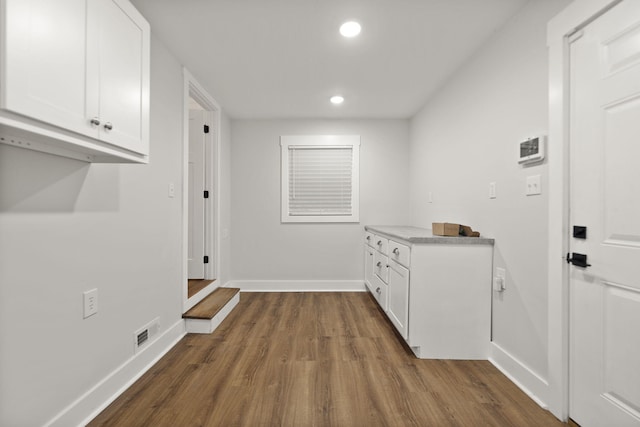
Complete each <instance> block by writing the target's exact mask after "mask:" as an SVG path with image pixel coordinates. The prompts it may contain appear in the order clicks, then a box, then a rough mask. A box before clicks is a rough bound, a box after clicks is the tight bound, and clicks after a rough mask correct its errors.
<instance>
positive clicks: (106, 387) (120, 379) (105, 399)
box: [46, 319, 186, 427]
mask: <svg viewBox="0 0 640 427" xmlns="http://www.w3.org/2000/svg"><path fill="white" fill-rule="evenodd" d="M185 335H186V330H185V326H184V320H183V319H180V320H179V321H177V322H176V323H175V324H173V325H172V326H171V327H169V328H168V329H167V330H166V331H164V332H163V333H162V334H161V335H160V336H158V338H157V339H156V340H155V341H153V342H151V343H149V345H148V346H147V347H146V348H144V349H143V350H142V351H140V352H139V353H137V354H135V355H134V356H132V357H131V358H129V359H128V360H127V361H126V362H124V363H123V364H122V365H120V366H119V367H118V368H116V369H115V370H114V371H113V372H111V373H110V374H109V375H107V376H106V377H105V378H104V379H102V380H101V381H100V382H99V383H98V384H96V385H95V386H94V387H93V388H91V389H90V390H89V391H87V392H86V393H85V394H83V395H82V396H80V397H79V398H78V399H77V400H76V401H75V402H73V403H72V404H71V405H69V406H67V407H66V408H65V409H63V410H62V411H61V412H60V413H59V414H58V415H56V416H55V417H54V418H53V419H51V420H50V421H49V422H48V423H47V424H46V426H47V427H58V426H59V427H67V426H84V425H86V424H87V423H88V422H89V421H91V420H92V419H93V418H95V417H96V416H97V415H98V414H99V413H100V412H102V411H103V410H104V409H105V408H106V407H107V406H109V405H110V404H111V403H112V402H113V401H114V400H115V399H116V398H117V397H118V396H120V395H121V394H122V393H123V392H124V391H125V390H126V389H127V388H129V387H130V386H131V385H132V384H133V383H134V382H135V381H136V380H138V378H140V377H141V376H142V375H143V374H144V373H145V372H147V371H148V370H149V368H151V367H152V366H153V365H155V364H156V362H157V361H158V360H160V358H161V357H162V356H164V355H165V354H166V353H167V352H168V351H169V350H171V348H173V346H175V345H176V344H177V343H178V341H180V340H181V339H182V338H183V337H184V336H185ZM132 351H133V349H132Z"/></svg>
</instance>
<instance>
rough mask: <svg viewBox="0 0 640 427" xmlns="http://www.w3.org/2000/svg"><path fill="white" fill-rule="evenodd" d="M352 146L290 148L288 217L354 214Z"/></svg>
mask: <svg viewBox="0 0 640 427" xmlns="http://www.w3.org/2000/svg"><path fill="white" fill-rule="evenodd" d="M352 164H353V148H352V147H318V148H316V147H289V215H351V212H352V205H351V186H352V180H351V175H352V174H351V166H352Z"/></svg>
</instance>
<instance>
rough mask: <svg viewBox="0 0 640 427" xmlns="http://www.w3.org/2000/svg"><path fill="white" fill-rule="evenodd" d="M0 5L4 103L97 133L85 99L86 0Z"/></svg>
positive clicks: (23, 1) (67, 126) (17, 1)
mask: <svg viewBox="0 0 640 427" xmlns="http://www.w3.org/2000/svg"><path fill="white" fill-rule="evenodd" d="M4 7H5V14H4V18H3V19H6V22H4V25H5V28H4V31H5V32H6V40H5V41H4V45H5V46H4V49H5V50H4V55H5V69H4V70H3V72H5V73H6V75H5V79H6V80H5V81H6V83H7V84H6V85H5V87H4V88H3V91H4V99H3V100H2V102H3V105H2V106H3V107H4V108H7V109H9V110H11V111H14V112H16V113H20V114H24V115H27V116H30V117H33V118H36V119H38V120H42V121H44V122H47V123H50V124H53V125H56V126H59V127H62V128H65V129H70V130H73V131H76V132H78V133H84V134H89V135H90V136H93V137H96V138H97V137H98V129H97V128H96V129H92V128H91V125H90V123H89V118H90V117H89V114H90V112H89V111H87V103H86V99H85V96H86V89H87V88H86V84H87V70H86V62H87V54H88V48H87V41H86V32H87V24H86V20H87V17H86V15H87V10H86V1H85V0H60V1H55V2H54V1H50V0H9V1H5V2H4ZM96 89H97V88H96Z"/></svg>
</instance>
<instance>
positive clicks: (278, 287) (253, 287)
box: [225, 280, 366, 292]
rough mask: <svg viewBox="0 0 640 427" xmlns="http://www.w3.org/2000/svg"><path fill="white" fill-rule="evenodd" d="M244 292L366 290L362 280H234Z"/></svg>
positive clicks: (233, 282)
mask: <svg viewBox="0 0 640 427" xmlns="http://www.w3.org/2000/svg"><path fill="white" fill-rule="evenodd" d="M225 286H228V287H232V288H240V290H241V291H242V292H364V291H365V290H366V288H365V286H364V281H362V280H232V281H231V282H229V283H228V284H227V285H225Z"/></svg>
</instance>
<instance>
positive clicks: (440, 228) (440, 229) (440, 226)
mask: <svg viewBox="0 0 640 427" xmlns="http://www.w3.org/2000/svg"><path fill="white" fill-rule="evenodd" d="M431 231H432V232H433V234H434V235H436V236H459V235H460V224H451V223H448V222H434V223H432V224H431Z"/></svg>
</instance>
